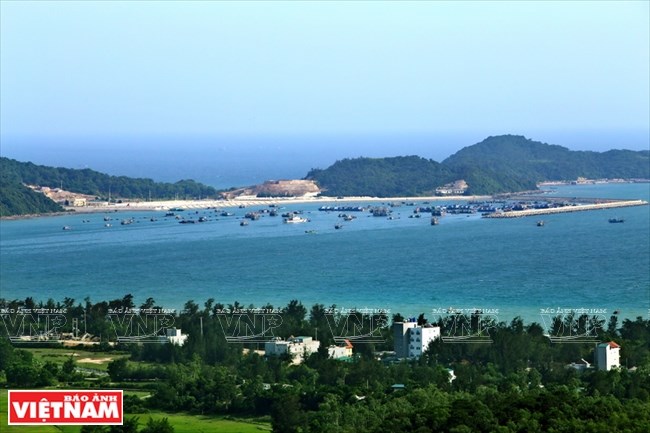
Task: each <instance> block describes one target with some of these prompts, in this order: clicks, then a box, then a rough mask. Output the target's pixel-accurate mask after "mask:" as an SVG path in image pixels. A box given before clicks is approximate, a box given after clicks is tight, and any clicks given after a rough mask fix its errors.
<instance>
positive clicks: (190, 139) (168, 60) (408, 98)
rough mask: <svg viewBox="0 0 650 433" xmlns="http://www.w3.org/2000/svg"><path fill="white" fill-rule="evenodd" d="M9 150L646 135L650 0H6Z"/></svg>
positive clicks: (344, 148) (430, 143)
mask: <svg viewBox="0 0 650 433" xmlns="http://www.w3.org/2000/svg"><path fill="white" fill-rule="evenodd" d="M0 12H1V13H0V24H1V25H0V90H1V91H0V143H1V146H0V154H2V155H3V156H8V157H11V158H15V159H19V160H30V161H32V162H35V163H39V164H44V165H58V166H66V167H71V168H84V167H90V168H93V169H95V170H98V171H103V172H107V173H109V174H115V175H129V176H138V177H151V178H154V179H156V180H165V181H175V180H179V179H180V178H194V179H196V180H199V181H202V182H204V183H207V184H211V185H215V186H219V187H228V186H234V185H237V186H238V185H242V184H248V183H255V182H259V181H261V180H266V179H269V178H282V177H301V176H304V175H305V174H306V173H307V171H308V170H309V169H311V168H324V167H327V166H328V165H330V164H331V163H333V162H334V161H336V160H338V159H341V158H345V157H358V156H371V157H379V156H396V155H413V154H414V155H419V156H422V157H425V158H431V159H434V160H436V161H441V160H443V159H445V158H446V157H448V156H449V155H451V154H453V153H454V152H456V151H457V150H459V149H461V148H463V147H465V146H470V145H472V144H475V143H477V142H480V141H481V140H483V139H484V138H486V137H488V136H494V135H502V134H517V135H524V136H526V137H528V138H530V139H533V140H537V141H541V142H546V143H549V144H558V145H561V146H564V147H567V148H569V149H571V150H594V151H603V150H608V149H612V148H627V149H632V150H641V149H648V148H649V147H650V78H649V77H650V23H649V22H648V19H647V17H648V14H649V13H650V6H649V3H648V2H608V1H597V2H588V1H585V2H498V1H497V2H490V1H486V2H68V1H48V2H5V1H3V2H0Z"/></svg>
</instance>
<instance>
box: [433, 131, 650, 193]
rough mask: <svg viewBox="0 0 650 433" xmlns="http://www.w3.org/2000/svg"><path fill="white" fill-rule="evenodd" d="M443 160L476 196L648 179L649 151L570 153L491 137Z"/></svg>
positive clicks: (527, 141) (513, 138)
mask: <svg viewBox="0 0 650 433" xmlns="http://www.w3.org/2000/svg"><path fill="white" fill-rule="evenodd" d="M443 164H444V165H445V166H447V167H449V169H450V170H452V171H453V172H454V173H456V175H457V176H458V178H462V179H465V180H466V181H467V183H469V185H470V188H471V192H472V193H476V194H485V193H495V192H513V191H522V190H530V189H535V188H536V186H535V184H536V183H537V182H541V181H544V180H575V179H577V178H578V177H585V178H589V179H602V178H609V179H612V178H626V179H630V178H645V179H647V178H650V152H648V151H640V152H633V151H629V150H610V151H607V152H603V153H598V152H584V151H571V150H569V149H567V148H565V147H562V146H557V145H549V144H545V143H540V142H538V141H532V140H530V139H527V138H525V137H522V136H518V135H501V136H496V137H488V138H486V139H485V140H483V141H482V142H481V143H478V144H475V145H473V146H469V147H466V148H464V149H462V150H460V151H458V152H456V153H455V154H454V155H452V156H450V157H449V158H447V159H446V160H444V161H443Z"/></svg>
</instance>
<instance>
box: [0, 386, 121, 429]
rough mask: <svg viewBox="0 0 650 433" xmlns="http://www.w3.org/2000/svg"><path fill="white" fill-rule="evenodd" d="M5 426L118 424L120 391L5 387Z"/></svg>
mask: <svg viewBox="0 0 650 433" xmlns="http://www.w3.org/2000/svg"><path fill="white" fill-rule="evenodd" d="M8 397H9V403H8V405H7V406H9V407H8V411H9V425H36V424H38V425H41V424H95V425H122V422H123V415H124V414H123V411H122V391H121V390H119V391H99V390H98V391H88V390H56V391H55V390H41V391H15V390H14V391H12V390H9V396H8Z"/></svg>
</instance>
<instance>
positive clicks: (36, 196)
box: [0, 167, 63, 216]
mask: <svg viewBox="0 0 650 433" xmlns="http://www.w3.org/2000/svg"><path fill="white" fill-rule="evenodd" d="M60 211H63V208H62V207H61V206H59V205H58V204H56V203H55V202H53V201H52V200H50V199H49V198H47V197H46V196H44V195H43V194H40V193H37V192H35V191H32V190H31V189H29V188H27V187H26V186H25V185H23V184H22V183H20V182H17V181H16V180H15V178H11V176H10V174H8V173H7V172H5V171H4V167H0V216H9V215H27V214H40V213H49V212H60Z"/></svg>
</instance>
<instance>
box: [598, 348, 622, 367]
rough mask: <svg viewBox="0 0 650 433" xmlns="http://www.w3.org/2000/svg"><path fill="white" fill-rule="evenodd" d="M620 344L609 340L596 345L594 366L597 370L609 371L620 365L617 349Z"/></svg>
mask: <svg viewBox="0 0 650 433" xmlns="http://www.w3.org/2000/svg"><path fill="white" fill-rule="evenodd" d="M620 349H621V346H619V345H618V344H616V343H614V342H613V341H610V342H609V343H600V344H599V345H598V346H596V366H597V367H598V370H604V371H609V370H611V369H612V368H618V367H620V366H621V362H620V354H619V351H620Z"/></svg>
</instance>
